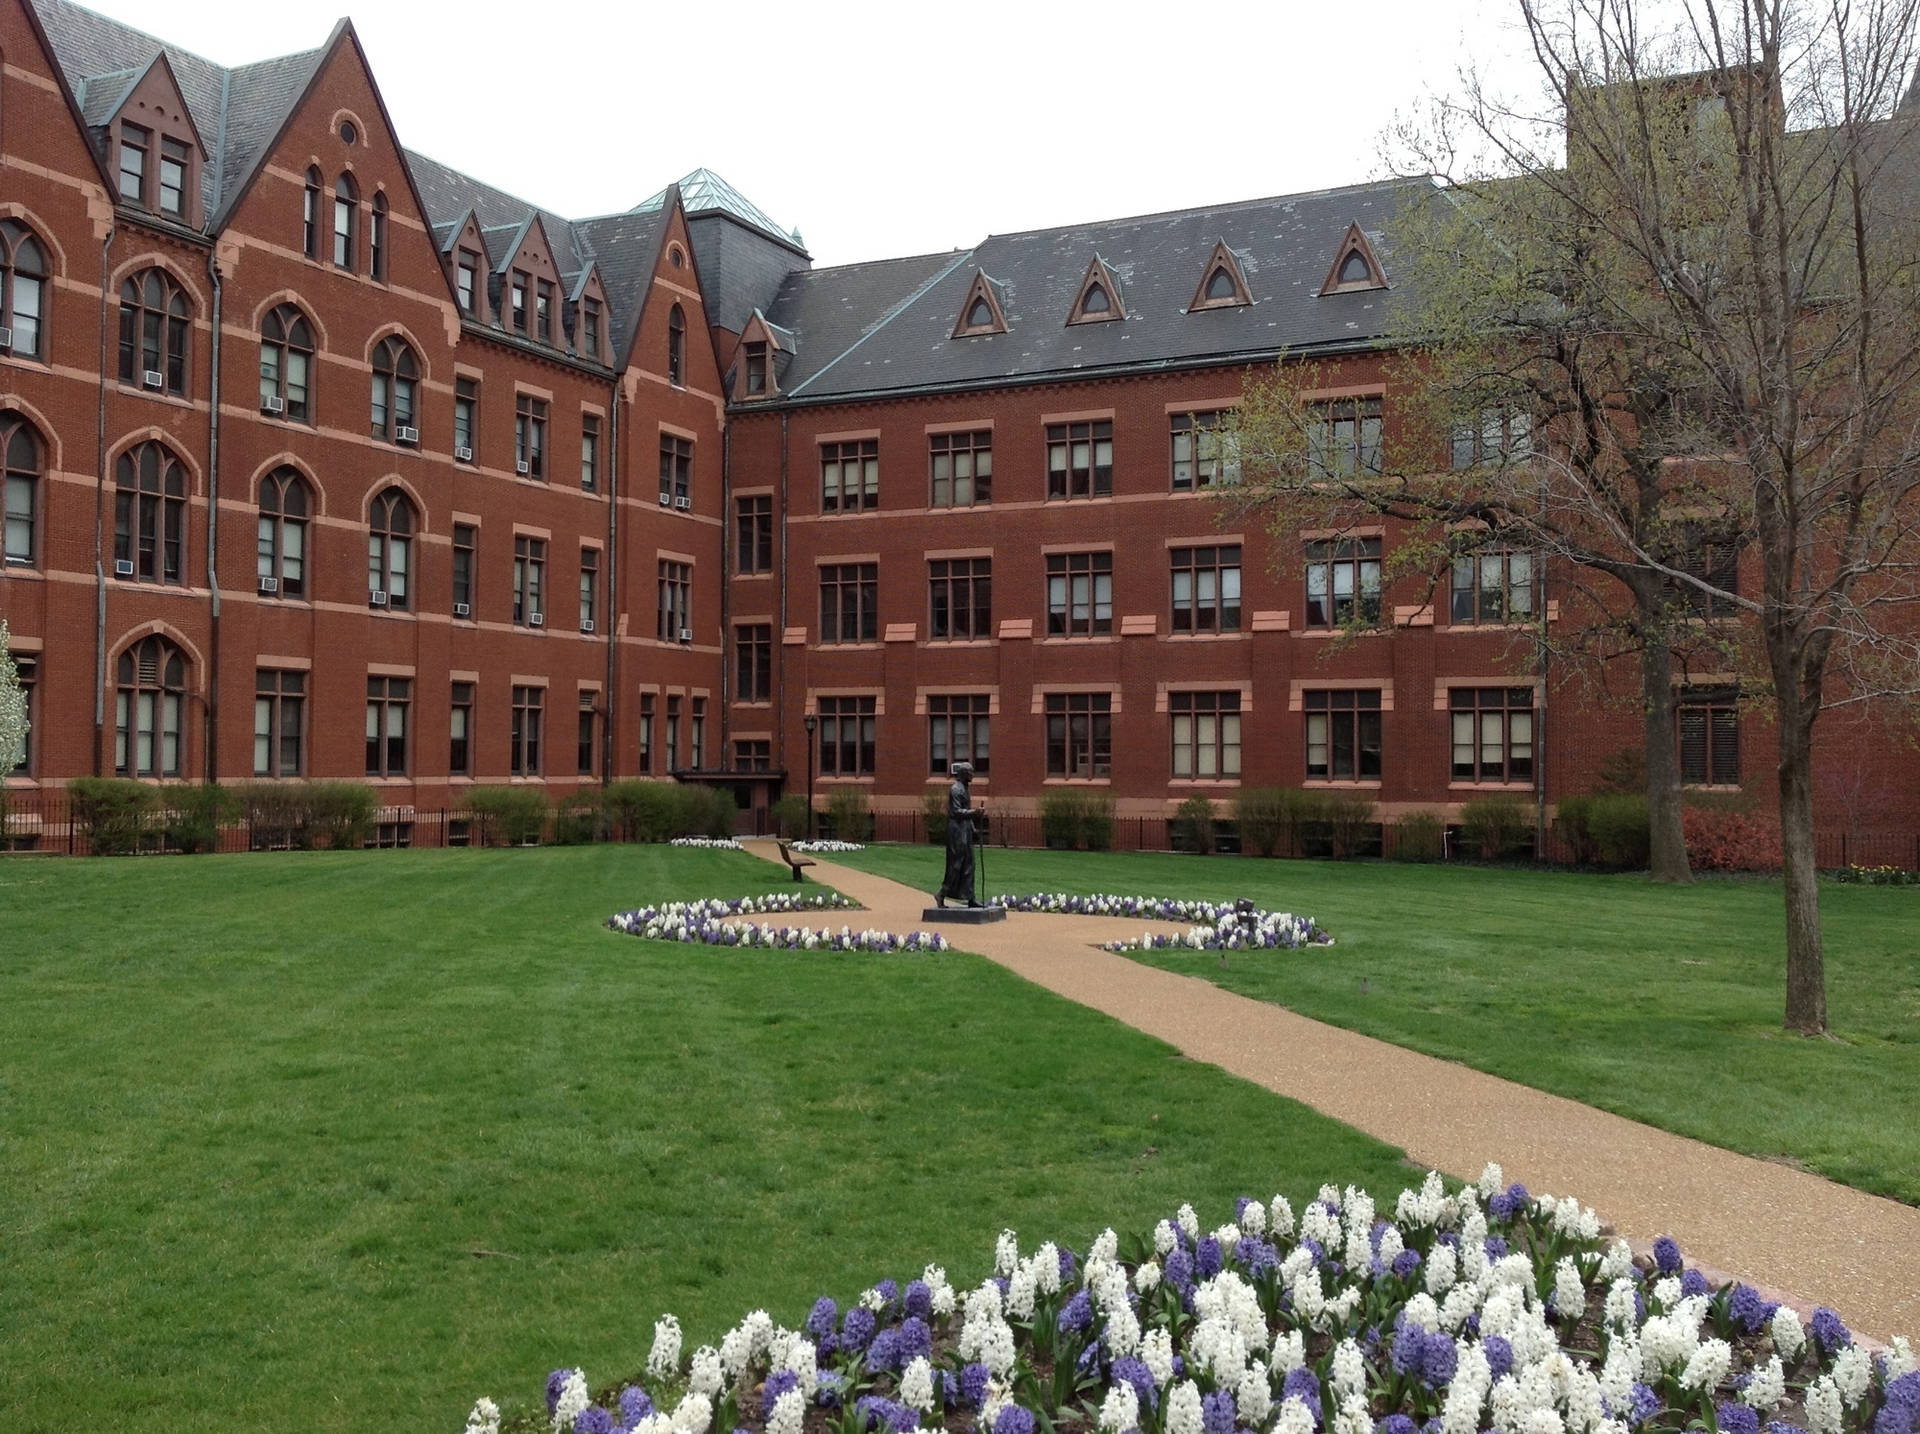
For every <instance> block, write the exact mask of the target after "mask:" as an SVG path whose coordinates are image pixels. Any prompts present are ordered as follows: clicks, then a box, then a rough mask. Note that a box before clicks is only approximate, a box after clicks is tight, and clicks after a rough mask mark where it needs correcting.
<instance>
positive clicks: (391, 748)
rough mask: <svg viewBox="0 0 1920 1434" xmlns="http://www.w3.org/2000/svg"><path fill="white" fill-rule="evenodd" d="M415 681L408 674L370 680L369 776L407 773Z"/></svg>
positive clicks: (392, 775) (368, 720) (398, 775)
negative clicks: (406, 675)
mask: <svg viewBox="0 0 1920 1434" xmlns="http://www.w3.org/2000/svg"><path fill="white" fill-rule="evenodd" d="M412 693H413V681H412V679H411V678H406V677H369V678H368V679H367V775H368V776H369V777H404V776H406V774H407V707H408V706H409V704H410V703H411V700H412Z"/></svg>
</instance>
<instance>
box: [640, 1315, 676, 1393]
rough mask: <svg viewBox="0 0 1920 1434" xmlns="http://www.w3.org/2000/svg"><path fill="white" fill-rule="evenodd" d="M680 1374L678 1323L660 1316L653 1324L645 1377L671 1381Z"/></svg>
mask: <svg viewBox="0 0 1920 1434" xmlns="http://www.w3.org/2000/svg"><path fill="white" fill-rule="evenodd" d="M679 1372H680V1321H679V1320H677V1319H675V1318H674V1317H673V1316H672V1315H670V1314H669V1315H661V1316H660V1318H659V1319H657V1320H655V1321H654V1322H653V1348H652V1349H651V1350H649V1351H648V1352H647V1376H648V1378H650V1379H671V1378H672V1377H673V1376H674V1375H676V1374H678V1373H679Z"/></svg>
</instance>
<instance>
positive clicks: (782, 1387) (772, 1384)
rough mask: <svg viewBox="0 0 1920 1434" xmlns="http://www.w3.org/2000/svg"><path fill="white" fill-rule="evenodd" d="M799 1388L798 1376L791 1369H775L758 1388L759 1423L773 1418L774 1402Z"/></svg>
mask: <svg viewBox="0 0 1920 1434" xmlns="http://www.w3.org/2000/svg"><path fill="white" fill-rule="evenodd" d="M799 1387H800V1376H799V1375H797V1374H795V1373H794V1372H793V1371H792V1370H791V1369H776V1370H774V1372H773V1373H772V1374H769V1375H768V1376H767V1382H766V1383H765V1384H763V1385H762V1386H761V1387H760V1422H761V1423H763V1424H764V1423H765V1422H766V1421H767V1420H769V1419H771V1418H772V1417H773V1406H774V1401H776V1400H777V1399H779V1397H780V1396H781V1395H783V1394H785V1393H787V1391H789V1390H792V1389H798V1388H799Z"/></svg>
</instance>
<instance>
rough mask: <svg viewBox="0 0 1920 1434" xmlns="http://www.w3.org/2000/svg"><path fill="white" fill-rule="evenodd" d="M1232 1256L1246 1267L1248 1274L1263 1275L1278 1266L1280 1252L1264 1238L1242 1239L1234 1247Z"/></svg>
mask: <svg viewBox="0 0 1920 1434" xmlns="http://www.w3.org/2000/svg"><path fill="white" fill-rule="evenodd" d="M1234 1257H1235V1258H1236V1259H1238V1260H1239V1261H1240V1263H1241V1264H1243V1265H1245V1266H1246V1267H1247V1273H1248V1274H1249V1275H1263V1274H1265V1273H1266V1272H1267V1271H1268V1270H1277V1269H1279V1268H1280V1252H1279V1251H1278V1250H1276V1249H1274V1248H1273V1246H1272V1245H1270V1244H1269V1243H1267V1241H1265V1240H1254V1239H1246V1240H1242V1241H1241V1242H1240V1243H1239V1245H1237V1246H1236V1247H1235V1248H1234Z"/></svg>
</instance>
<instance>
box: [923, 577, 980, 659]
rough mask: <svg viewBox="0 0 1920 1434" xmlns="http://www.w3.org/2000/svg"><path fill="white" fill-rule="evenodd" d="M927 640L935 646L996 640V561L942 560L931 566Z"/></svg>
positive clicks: (928, 581)
mask: <svg viewBox="0 0 1920 1434" xmlns="http://www.w3.org/2000/svg"><path fill="white" fill-rule="evenodd" d="M927 589H928V604H927V605H928V617H927V636H928V638H930V639H931V640H932V641H934V642H946V641H960V640H964V639H967V638H987V637H992V636H993V560H992V559H991V558H938V559H935V560H933V561H932V562H929V563H928V564H927Z"/></svg>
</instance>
